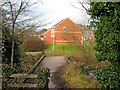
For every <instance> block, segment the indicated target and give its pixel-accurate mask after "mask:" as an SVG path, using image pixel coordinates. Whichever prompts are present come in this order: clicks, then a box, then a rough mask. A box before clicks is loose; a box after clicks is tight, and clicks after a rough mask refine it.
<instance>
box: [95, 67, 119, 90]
mask: <svg viewBox="0 0 120 90" xmlns="http://www.w3.org/2000/svg"><path fill="white" fill-rule="evenodd" d="M119 73H120V72H119V69H118V67H117V66H110V67H109V68H103V69H98V70H97V71H96V72H95V75H96V78H97V79H98V80H99V82H100V84H101V85H102V87H103V89H105V88H106V89H115V90H116V89H119V85H120V84H119V77H120V74H119Z"/></svg>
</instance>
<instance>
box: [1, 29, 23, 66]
mask: <svg viewBox="0 0 120 90" xmlns="http://www.w3.org/2000/svg"><path fill="white" fill-rule="evenodd" d="M2 31H3V33H2V34H3V36H2V39H3V40H2V43H3V46H2V51H3V52H2V62H3V63H5V64H10V62H11V61H10V58H11V48H12V36H11V35H10V31H9V28H7V27H5V28H3V29H2ZM19 45H20V41H19V40H18V38H17V37H15V47H14V48H15V51H14V63H16V65H20V57H21V50H20V48H19Z"/></svg>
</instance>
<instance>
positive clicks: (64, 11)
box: [32, 0, 89, 28]
mask: <svg viewBox="0 0 120 90" xmlns="http://www.w3.org/2000/svg"><path fill="white" fill-rule="evenodd" d="M35 1H38V3H37V4H36V5H35V6H34V8H32V9H33V10H32V11H34V13H32V15H40V14H41V16H40V18H39V19H40V20H44V23H50V24H48V25H47V26H44V27H43V28H51V27H52V26H53V25H54V24H56V23H57V22H59V21H61V20H62V19H64V18H67V17H69V18H70V19H72V20H73V21H74V22H76V23H79V24H84V25H86V24H88V19H89V16H88V15H87V14H86V12H85V9H83V7H82V6H81V5H80V4H78V3H77V0H41V1H42V2H43V4H41V2H40V0H34V1H33V0H32V2H35ZM70 3H72V4H73V5H74V6H76V7H79V8H80V9H76V8H74V7H73V6H72V5H71V4H70Z"/></svg>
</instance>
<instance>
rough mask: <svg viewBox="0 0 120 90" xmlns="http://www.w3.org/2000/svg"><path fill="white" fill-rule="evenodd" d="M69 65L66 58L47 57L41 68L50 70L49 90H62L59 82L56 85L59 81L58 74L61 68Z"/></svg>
mask: <svg viewBox="0 0 120 90" xmlns="http://www.w3.org/2000/svg"><path fill="white" fill-rule="evenodd" d="M66 63H67V60H66V59H65V58H64V56H49V57H45V58H44V59H43V61H42V62H41V63H40V65H39V66H40V67H43V68H48V69H50V82H49V88H60V87H62V86H58V85H59V84H58V83H59V82H58V83H56V82H55V81H58V80H57V78H56V77H57V76H56V75H57V74H56V75H55V73H57V72H58V70H59V69H60V67H63V66H65V65H66Z"/></svg>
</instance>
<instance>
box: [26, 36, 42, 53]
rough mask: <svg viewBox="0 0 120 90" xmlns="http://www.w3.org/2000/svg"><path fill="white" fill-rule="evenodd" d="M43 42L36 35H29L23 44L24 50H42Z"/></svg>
mask: <svg viewBox="0 0 120 90" xmlns="http://www.w3.org/2000/svg"><path fill="white" fill-rule="evenodd" d="M42 49H43V42H42V41H41V40H40V38H39V37H37V36H30V37H29V38H28V40H27V42H26V44H25V51H26V52H36V51H42Z"/></svg>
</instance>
